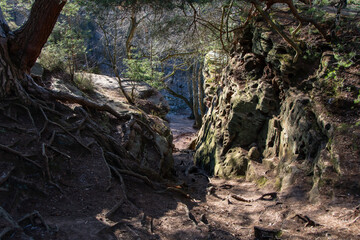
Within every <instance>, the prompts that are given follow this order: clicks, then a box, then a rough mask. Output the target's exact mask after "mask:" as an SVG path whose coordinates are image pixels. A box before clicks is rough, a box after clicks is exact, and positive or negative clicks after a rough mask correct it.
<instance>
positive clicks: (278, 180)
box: [275, 177, 282, 191]
mask: <svg viewBox="0 0 360 240" xmlns="http://www.w3.org/2000/svg"><path fill="white" fill-rule="evenodd" d="M281 187H282V178H279V177H278V178H276V180H275V188H276V190H277V191H280V190H281Z"/></svg>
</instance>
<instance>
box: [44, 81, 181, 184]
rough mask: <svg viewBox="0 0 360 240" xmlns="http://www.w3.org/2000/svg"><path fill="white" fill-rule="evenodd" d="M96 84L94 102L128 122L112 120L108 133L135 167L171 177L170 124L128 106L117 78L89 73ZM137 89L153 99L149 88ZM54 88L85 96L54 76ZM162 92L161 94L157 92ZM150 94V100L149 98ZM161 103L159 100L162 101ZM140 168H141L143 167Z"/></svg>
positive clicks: (154, 175) (107, 124)
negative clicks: (108, 107) (113, 111)
mask: <svg viewBox="0 0 360 240" xmlns="http://www.w3.org/2000/svg"><path fill="white" fill-rule="evenodd" d="M85 77H88V78H90V79H91V81H92V83H93V84H94V89H93V92H92V93H91V99H92V100H93V101H96V102H98V103H99V104H107V105H109V106H110V107H112V108H113V109H114V110H115V111H116V112H117V113H119V114H120V115H123V116H124V119H128V120H127V121H126V122H118V123H116V129H115V130H114V123H110V121H111V120H110V119H109V117H107V118H105V119H104V121H103V125H104V126H103V128H104V131H106V132H107V134H109V135H111V136H112V137H113V138H114V139H116V140H118V142H120V143H121V145H122V146H121V147H123V148H124V149H125V150H127V152H128V153H129V154H130V155H131V157H132V158H133V160H134V161H136V162H134V163H133V165H137V166H139V167H141V169H142V171H145V172H143V174H144V175H147V176H149V177H151V178H155V179H156V178H157V177H158V176H161V177H171V176H172V173H173V168H174V165H173V164H174V162H173V156H172V148H173V145H172V140H173V137H172V133H171V130H170V127H169V125H168V123H167V122H166V121H165V120H163V119H162V118H160V117H158V116H155V115H151V114H146V113H144V112H143V111H140V110H139V108H137V107H135V106H131V105H129V104H127V103H126V102H125V100H124V98H123V97H122V95H121V93H120V91H119V89H118V88H119V87H118V84H117V81H116V79H114V78H111V77H107V76H103V75H96V74H85ZM142 86H143V87H142V88H141V87H139V88H138V89H137V92H136V94H137V95H138V96H139V97H144V98H146V99H149V98H151V97H152V96H153V92H152V89H151V88H150V87H149V86H148V85H145V84H144V85H142ZM51 88H52V89H53V90H56V91H62V92H68V93H71V94H73V95H77V96H84V94H83V93H82V92H81V91H80V90H79V89H78V88H77V87H76V86H74V85H73V84H71V83H68V82H64V81H62V80H61V79H60V78H56V77H54V76H53V77H52V79H51ZM157 93H158V92H157ZM149 95H150V97H149ZM158 100H159V99H158ZM139 167H138V168H139Z"/></svg>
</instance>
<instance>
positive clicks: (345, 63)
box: [325, 52, 356, 96]
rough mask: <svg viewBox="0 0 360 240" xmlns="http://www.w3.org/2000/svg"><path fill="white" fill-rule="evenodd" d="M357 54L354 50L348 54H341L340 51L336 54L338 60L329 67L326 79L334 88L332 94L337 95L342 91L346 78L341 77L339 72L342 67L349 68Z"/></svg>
mask: <svg viewBox="0 0 360 240" xmlns="http://www.w3.org/2000/svg"><path fill="white" fill-rule="evenodd" d="M355 55H356V54H355V53H354V52H350V53H348V54H340V53H339V52H338V53H335V54H334V58H335V60H336V62H335V63H334V64H333V65H332V66H330V67H329V68H328V71H327V74H326V76H325V80H326V82H327V84H328V86H329V87H331V88H332V94H334V95H335V96H337V95H338V94H339V93H340V92H341V90H342V88H343V83H344V79H343V78H341V77H339V73H340V72H341V70H342V69H346V68H349V67H350V66H352V65H353V64H354V62H353V60H352V59H353V57H354V56H355Z"/></svg>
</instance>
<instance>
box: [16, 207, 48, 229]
mask: <svg viewBox="0 0 360 240" xmlns="http://www.w3.org/2000/svg"><path fill="white" fill-rule="evenodd" d="M18 224H19V225H20V226H27V225H28V224H31V225H32V226H37V225H42V226H43V227H44V228H45V229H46V231H49V230H50V227H49V225H47V224H46V222H45V220H44V218H43V217H42V216H41V215H40V213H39V212H38V211H34V212H32V213H30V214H27V215H25V216H24V217H22V218H21V219H20V220H19V221H18Z"/></svg>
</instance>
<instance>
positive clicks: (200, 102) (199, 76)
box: [198, 62, 206, 118]
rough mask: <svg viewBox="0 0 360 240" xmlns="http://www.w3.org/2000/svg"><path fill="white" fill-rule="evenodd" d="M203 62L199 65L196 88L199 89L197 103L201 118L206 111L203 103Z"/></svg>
mask: <svg viewBox="0 0 360 240" xmlns="http://www.w3.org/2000/svg"><path fill="white" fill-rule="evenodd" d="M203 64H204V63H203V62H201V63H200V67H199V75H198V90H199V105H200V113H201V118H202V117H204V115H205V112H206V107H205V103H204V96H205V93H204V78H203V75H202V70H203Z"/></svg>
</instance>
